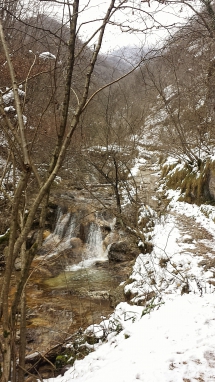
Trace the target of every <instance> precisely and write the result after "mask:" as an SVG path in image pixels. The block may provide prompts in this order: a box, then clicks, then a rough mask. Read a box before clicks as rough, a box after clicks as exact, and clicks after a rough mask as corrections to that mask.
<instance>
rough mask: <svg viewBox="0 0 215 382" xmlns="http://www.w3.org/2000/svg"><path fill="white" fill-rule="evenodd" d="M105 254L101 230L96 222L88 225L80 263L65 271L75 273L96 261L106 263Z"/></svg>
mask: <svg viewBox="0 0 215 382" xmlns="http://www.w3.org/2000/svg"><path fill="white" fill-rule="evenodd" d="M106 260H107V253H106V251H104V248H103V238H102V233H101V228H100V226H99V225H98V224H97V223H96V222H92V223H91V224H90V228H89V232H88V236H87V241H86V244H85V249H84V251H83V253H82V261H81V262H80V263H78V264H76V265H72V266H71V267H67V270H70V271H76V270H78V269H80V268H87V267H89V266H91V265H93V264H94V263H95V262H96V261H106Z"/></svg>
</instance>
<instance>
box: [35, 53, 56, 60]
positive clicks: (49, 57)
mask: <svg viewBox="0 0 215 382" xmlns="http://www.w3.org/2000/svg"><path fill="white" fill-rule="evenodd" d="M39 58H42V59H43V60H56V56H55V55H54V54H52V53H50V52H43V53H40V54H39Z"/></svg>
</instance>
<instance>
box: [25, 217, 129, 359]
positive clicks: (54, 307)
mask: <svg viewBox="0 0 215 382" xmlns="http://www.w3.org/2000/svg"><path fill="white" fill-rule="evenodd" d="M99 223H100V224H101V219H100V220H99V222H98V221H97V217H96V216H95V219H94V221H92V220H91V221H89V222H88V226H87V229H86V232H87V235H86V242H85V243H83V246H82V247H81V246H80V247H79V248H78V250H77V248H75V247H74V246H75V244H77V242H78V243H79V242H80V241H81V240H80V239H77V232H78V229H77V227H78V224H79V222H78V219H77V215H72V214H70V213H63V212H62V211H61V210H60V209H59V210H58V213H57V219H56V227H55V229H54V231H53V233H52V234H50V235H49V236H48V238H47V239H46V240H45V241H44V245H43V249H42V256H40V263H38V264H39V265H38V268H40V269H42V266H41V265H40V264H46V263H48V262H50V261H53V264H54V263H57V262H60V258H61V253H62V254H64V252H65V251H69V253H70V251H71V253H73V252H72V251H76V252H77V253H78V255H77V253H76V255H77V256H76V257H75V262H76V263H74V261H73V259H72V264H68V265H67V266H64V267H63V269H62V270H61V271H60V272H58V273H57V275H56V276H54V277H53V276H52V277H50V276H46V273H44V274H43V277H37V278H36V277H35V276H34V275H32V278H31V279H30V282H29V286H28V295H29V298H28V306H29V312H30V314H29V319H28V330H29V332H30V337H35V338H36V341H30V342H29V345H28V350H29V352H32V351H35V350H36V349H37V348H38V341H40V348H43V347H44V346H45V347H47V343H49V345H48V346H52V345H53V344H55V343H56V342H58V341H60V340H62V338H63V337H67V336H68V335H69V334H71V333H73V332H74V331H75V330H77V329H78V328H79V327H80V326H82V327H86V326H88V325H91V324H92V323H95V322H98V321H100V320H101V316H108V315H109V314H110V313H111V312H112V308H110V305H109V299H108V297H109V290H110V289H114V288H116V287H117V285H119V283H120V282H121V281H122V280H123V276H120V274H119V272H118V271H117V270H116V269H115V267H113V266H111V265H109V263H108V261H107V249H106V246H104V241H103V238H104V236H105V235H104V234H103V235H102V230H101V227H100V224H99ZM105 223H106V224H107V222H105ZM109 225H110V226H111V224H109ZM69 260H70V262H71V259H69ZM41 262H42V263H41ZM54 266H55V265H53V267H54ZM49 269H50V266H49Z"/></svg>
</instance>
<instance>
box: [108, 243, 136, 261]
mask: <svg viewBox="0 0 215 382" xmlns="http://www.w3.org/2000/svg"><path fill="white" fill-rule="evenodd" d="M138 254H139V252H138V249H136V248H134V247H133V246H132V245H131V244H129V243H128V242H127V241H119V242H117V243H113V244H111V246H110V248H109V251H108V259H109V261H113V262H124V261H131V260H134V259H136V257H137V256H138Z"/></svg>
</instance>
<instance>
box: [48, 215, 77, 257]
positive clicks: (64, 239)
mask: <svg viewBox="0 0 215 382" xmlns="http://www.w3.org/2000/svg"><path fill="white" fill-rule="evenodd" d="M75 227H76V218H75V216H74V215H71V214H70V213H66V214H63V212H62V210H61V208H58V211H57V218H56V225H55V229H54V232H53V233H51V234H50V235H49V236H48V237H47V239H46V240H45V241H44V243H43V249H45V250H48V251H49V252H50V254H49V255H48V257H51V256H54V255H56V254H58V253H59V252H61V251H63V250H64V249H66V248H69V247H71V243H70V239H71V238H72V237H75Z"/></svg>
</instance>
